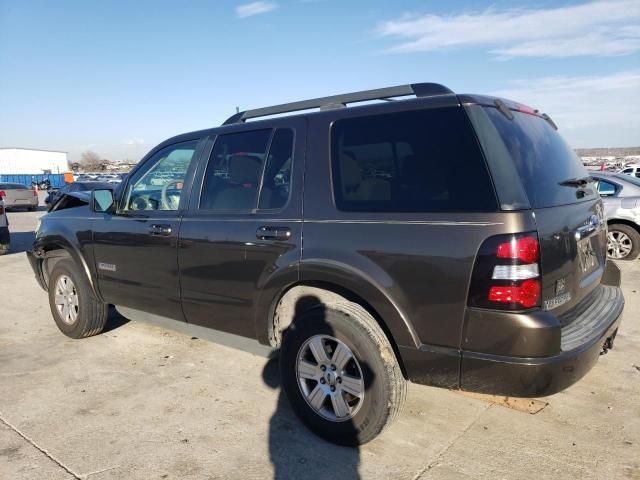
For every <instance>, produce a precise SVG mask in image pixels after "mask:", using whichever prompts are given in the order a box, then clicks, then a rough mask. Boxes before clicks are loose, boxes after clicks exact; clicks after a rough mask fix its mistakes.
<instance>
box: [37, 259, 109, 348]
mask: <svg viewBox="0 0 640 480" xmlns="http://www.w3.org/2000/svg"><path fill="white" fill-rule="evenodd" d="M49 306H50V307H51V313H52V315H53V318H54V320H55V322H56V325H58V328H59V329H60V331H61V332H62V333H64V334H65V335H66V336H68V337H70V338H85V337H90V336H92V335H96V334H98V333H100V332H101V331H102V329H103V328H104V325H105V323H106V322H107V315H108V312H109V305H108V304H106V303H102V302H100V301H99V300H97V299H96V298H94V296H93V294H92V292H91V288H90V287H89V285H88V282H87V281H86V279H85V277H84V276H83V275H82V273H81V272H80V270H79V269H78V267H77V266H76V264H75V262H73V260H71V259H64V260H60V261H59V262H58V263H57V264H56V265H55V266H54V267H53V271H52V272H51V275H50V277H49Z"/></svg>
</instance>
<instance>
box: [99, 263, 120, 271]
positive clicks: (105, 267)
mask: <svg viewBox="0 0 640 480" xmlns="http://www.w3.org/2000/svg"><path fill="white" fill-rule="evenodd" d="M98 270H107V271H108V272H115V271H116V266H115V265H114V264H113V263H98Z"/></svg>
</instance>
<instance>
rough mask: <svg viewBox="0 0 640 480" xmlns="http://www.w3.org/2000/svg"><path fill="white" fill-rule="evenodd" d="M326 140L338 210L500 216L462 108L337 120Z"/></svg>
mask: <svg viewBox="0 0 640 480" xmlns="http://www.w3.org/2000/svg"><path fill="white" fill-rule="evenodd" d="M331 141H332V152H331V157H332V177H333V189H334V198H335V202H336V206H337V207H338V209H340V210H344V211H361V212H363V211H366V212H454V211H460V212H470V211H476V212H486V211H495V210H497V201H496V198H495V194H494V190H493V185H492V183H491V180H490V178H489V174H488V172H487V169H486V166H485V163H484V159H483V157H482V153H481V151H480V149H479V146H478V144H477V141H476V139H475V137H474V134H473V131H472V129H471V126H470V124H469V122H468V121H467V119H466V117H465V114H464V112H463V111H462V109H460V108H444V109H428V110H416V111H405V112H399V113H392V114H385V115H376V116H368V117H357V118H347V119H342V120H338V121H336V122H335V123H334V124H333V127H332V129H331Z"/></svg>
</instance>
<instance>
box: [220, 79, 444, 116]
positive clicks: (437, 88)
mask: <svg viewBox="0 0 640 480" xmlns="http://www.w3.org/2000/svg"><path fill="white" fill-rule="evenodd" d="M449 94H453V92H452V91H451V90H449V89H448V88H447V87H445V86H444V85H440V84H438V83H412V84H409V85H397V86H395V87H387V88H376V89H374V90H363V91H361V92H353V93H344V94H341V95H331V96H329V97H320V98H313V99H311V100H302V101H299V102H292V103H283V104H281V105H273V106H271V107H264V108H256V109H254V110H246V111H243V112H238V113H236V114H235V115H232V116H231V117H229V118H228V119H227V120H226V121H225V122H224V123H223V125H231V124H233V123H241V122H244V121H246V120H248V119H250V118H258V117H266V116H269V115H277V114H279V113H289V112H297V111H299V110H309V109H312V108H319V109H320V110H328V109H331V108H341V107H345V106H346V105H347V103H356V102H366V101H368V100H386V99H389V98H393V97H406V96H409V95H415V96H416V97H433V96H436V95H449Z"/></svg>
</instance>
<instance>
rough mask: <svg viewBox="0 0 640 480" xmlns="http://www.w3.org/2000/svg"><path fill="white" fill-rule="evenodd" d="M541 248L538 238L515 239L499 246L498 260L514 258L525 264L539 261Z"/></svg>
mask: <svg viewBox="0 0 640 480" xmlns="http://www.w3.org/2000/svg"><path fill="white" fill-rule="evenodd" d="M539 253H540V247H539V245H538V239H537V238H536V237H533V236H531V237H522V238H518V239H516V238H513V239H512V240H511V241H509V242H504V243H501V244H500V245H498V253H497V256H498V258H513V259H518V260H522V261H523V262H525V263H534V262H537V261H538V255H539Z"/></svg>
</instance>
